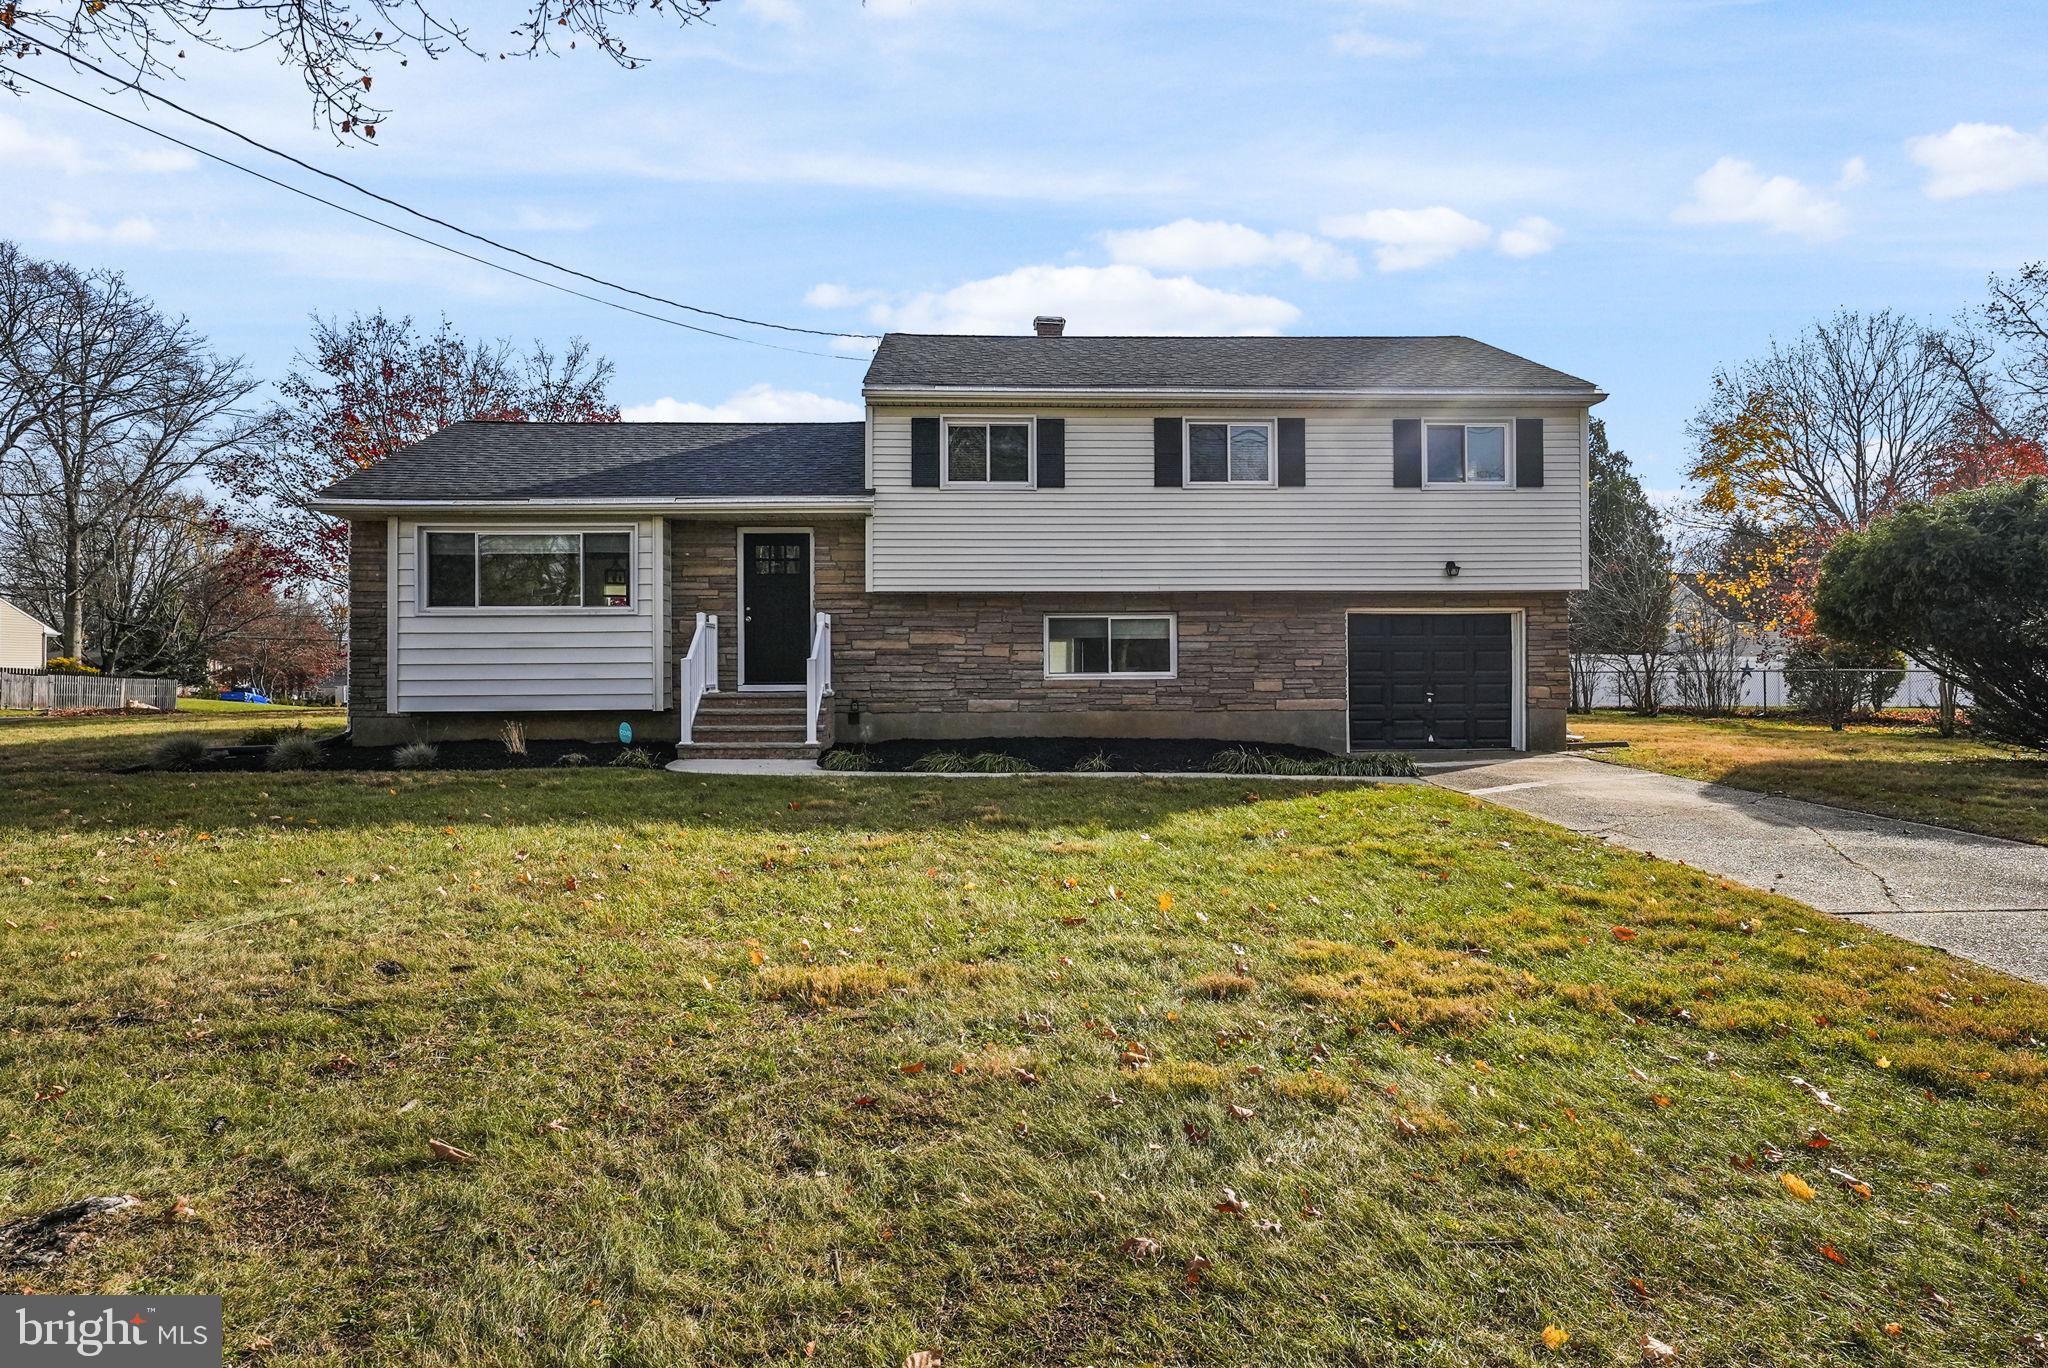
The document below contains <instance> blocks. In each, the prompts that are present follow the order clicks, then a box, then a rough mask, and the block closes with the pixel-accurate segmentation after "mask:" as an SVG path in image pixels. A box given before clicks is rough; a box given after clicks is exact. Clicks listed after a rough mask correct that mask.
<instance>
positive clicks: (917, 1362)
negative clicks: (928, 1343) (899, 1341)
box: [903, 1349, 939, 1368]
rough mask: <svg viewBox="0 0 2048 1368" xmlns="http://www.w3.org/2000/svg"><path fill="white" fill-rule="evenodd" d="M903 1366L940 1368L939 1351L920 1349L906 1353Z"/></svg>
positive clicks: (910, 1367) (908, 1367)
mask: <svg viewBox="0 0 2048 1368" xmlns="http://www.w3.org/2000/svg"><path fill="white" fill-rule="evenodd" d="M903 1368H939V1351H938V1350H936V1349H920V1350H918V1351H917V1352H916V1353H914V1354H910V1355H906V1356H905V1358H904V1360H903Z"/></svg>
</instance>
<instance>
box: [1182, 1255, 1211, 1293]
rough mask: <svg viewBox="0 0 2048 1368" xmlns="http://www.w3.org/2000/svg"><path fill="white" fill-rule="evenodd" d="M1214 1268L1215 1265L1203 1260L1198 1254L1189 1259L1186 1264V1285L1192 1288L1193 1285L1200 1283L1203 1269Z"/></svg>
mask: <svg viewBox="0 0 2048 1368" xmlns="http://www.w3.org/2000/svg"><path fill="white" fill-rule="evenodd" d="M1215 1266H1216V1265H1215V1264H1213V1263H1211V1262H1210V1261H1209V1260H1207V1259H1205V1258H1203V1257H1202V1256H1201V1255H1199V1254H1197V1255H1195V1256H1194V1257H1193V1258H1191V1259H1189V1260H1188V1264H1187V1268H1188V1272H1187V1280H1188V1285H1189V1286H1191V1287H1192V1286H1193V1285H1194V1284H1196V1283H1198V1282H1200V1281H1201V1280H1202V1270H1203V1269H1205V1268H1214V1267H1215Z"/></svg>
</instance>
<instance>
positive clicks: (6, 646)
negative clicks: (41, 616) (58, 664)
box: [0, 599, 55, 670]
mask: <svg viewBox="0 0 2048 1368" xmlns="http://www.w3.org/2000/svg"><path fill="white" fill-rule="evenodd" d="M54 640H55V638H54V637H52V636H50V634H49V633H48V632H47V631H45V630H44V629H43V624H42V623H40V622H38V621H36V619H35V618H34V617H33V616H31V615H30V614H28V613H24V612H23V611H22V610H21V609H19V608H17V607H15V606H14V605H13V604H11V603H9V602H7V601H6V600H5V599H0V667H4V668H6V669H9V670H40V669H42V668H43V666H44V664H45V663H46V662H47V661H48V659H49V651H50V646H49V643H50V642H51V641H54Z"/></svg>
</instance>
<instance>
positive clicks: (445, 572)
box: [418, 527, 636, 612]
mask: <svg viewBox="0 0 2048 1368" xmlns="http://www.w3.org/2000/svg"><path fill="white" fill-rule="evenodd" d="M418 559H419V568H420V576H419V578H420V608H421V609H422V610H423V611H426V612H449V611H456V612H459V611H462V610H464V609H470V610H475V609H480V608H481V609H496V610H512V611H521V610H524V611H548V612H564V611H576V612H591V611H595V612H631V611H632V610H633V607H634V596H635V584H634V581H635V579H636V576H635V574H634V545H633V530H632V529H631V528H630V527H620V528H601V529H600V528H592V529H588V530H584V529H577V530H575V531H563V530H559V529H554V528H536V527H507V528H460V529H455V528H444V529H436V528H421V529H420V530H419V554H418Z"/></svg>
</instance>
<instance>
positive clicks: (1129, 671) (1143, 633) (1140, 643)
mask: <svg viewBox="0 0 2048 1368" xmlns="http://www.w3.org/2000/svg"><path fill="white" fill-rule="evenodd" d="M1173 628H1174V623H1173V618H1172V616H1171V615H1170V614H1165V613H1147V614H1142V615H1140V614H1114V615H1105V616H1100V617H1080V616H1076V617H1048V618H1047V619H1046V620H1045V673H1046V677H1047V678H1050V679H1125V678H1134V677H1135V678H1140V679H1143V678H1151V679H1171V678H1172V677H1173V674H1174V668H1175V664H1176V662H1175V659H1174V630H1173Z"/></svg>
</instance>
